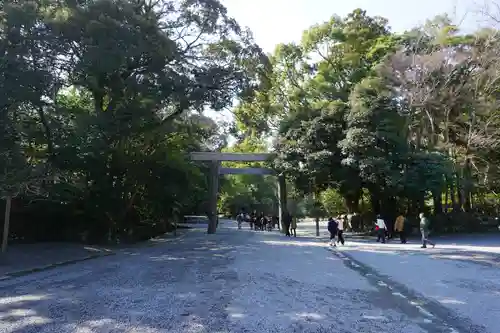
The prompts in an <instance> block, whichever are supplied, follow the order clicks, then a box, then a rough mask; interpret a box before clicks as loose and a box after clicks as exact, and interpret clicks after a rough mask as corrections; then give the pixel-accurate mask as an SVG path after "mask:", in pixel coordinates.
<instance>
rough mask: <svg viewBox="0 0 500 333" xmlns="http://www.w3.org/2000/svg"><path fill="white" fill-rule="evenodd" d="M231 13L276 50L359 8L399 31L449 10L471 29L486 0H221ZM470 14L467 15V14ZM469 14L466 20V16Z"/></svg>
mask: <svg viewBox="0 0 500 333" xmlns="http://www.w3.org/2000/svg"><path fill="white" fill-rule="evenodd" d="M221 1H222V3H224V5H225V6H226V7H227V9H228V14H229V15H230V16H232V17H234V18H235V19H236V20H237V21H238V23H239V24H240V25H241V26H247V27H249V28H250V29H251V30H252V32H253V34H254V38H255V40H256V42H257V43H258V44H259V45H260V46H261V47H262V48H263V49H264V51H266V52H272V51H273V50H274V48H275V46H276V45H277V44H279V43H287V42H292V41H295V42H298V41H300V39H301V37H302V32H303V31H304V30H306V29H307V28H309V27H310V26H312V25H314V24H316V23H320V22H324V21H327V20H328V19H329V18H330V17H331V16H332V15H334V14H337V15H339V16H342V17H343V16H345V15H347V14H348V13H350V12H352V11H353V10H354V9H356V8H362V9H364V10H366V11H367V13H368V15H372V16H375V15H378V16H382V17H385V18H386V19H388V20H389V25H390V26H391V27H392V30H393V31H395V32H402V31H405V30H408V29H411V28H412V27H414V26H417V25H420V24H423V23H424V22H425V20H426V19H428V18H432V17H434V16H436V15H439V14H443V13H448V14H449V15H450V17H451V18H452V19H454V20H455V21H456V22H462V24H461V26H462V27H464V28H466V29H467V30H469V29H471V30H472V29H473V28H475V27H477V26H478V25H481V23H478V18H477V17H478V16H477V15H474V14H473V12H475V11H476V12H477V10H478V8H482V6H483V4H484V0H417V1H408V0H406V1H405V0H221ZM466 14H467V15H466ZM464 17H465V20H463V18H464ZM206 114H207V115H209V116H211V117H213V118H215V119H227V118H228V117H230V114H229V113H227V112H223V113H219V114H215V113H214V112H210V111H209V112H207V113H206Z"/></svg>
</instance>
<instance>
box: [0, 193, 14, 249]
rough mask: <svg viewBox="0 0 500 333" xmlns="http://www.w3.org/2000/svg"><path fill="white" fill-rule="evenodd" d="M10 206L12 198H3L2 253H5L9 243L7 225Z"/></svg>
mask: <svg viewBox="0 0 500 333" xmlns="http://www.w3.org/2000/svg"><path fill="white" fill-rule="evenodd" d="M11 205H12V197H10V196H8V197H6V198H5V218H4V222H3V239H2V253H5V252H6V251H7V244H8V242H9V224H10V207H11Z"/></svg>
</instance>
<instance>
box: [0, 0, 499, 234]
mask: <svg viewBox="0 0 500 333" xmlns="http://www.w3.org/2000/svg"><path fill="white" fill-rule="evenodd" d="M297 37H300V36H297ZM0 54H1V58H0V68H1V72H2V75H1V76H0V107H1V111H0V130H1V132H2V136H1V144H0V156H1V159H0V194H1V198H2V202H1V203H0V204H1V205H2V207H3V208H2V209H4V212H5V211H6V212H7V214H2V217H0V218H1V219H3V216H6V217H7V219H9V217H10V232H9V237H10V238H11V239H12V240H17V241H48V240H50V241H54V240H72V241H84V242H109V241H116V240H121V241H127V240H130V241H132V240H138V239H145V238H149V237H151V236H154V235H157V234H160V233H163V232H165V231H167V230H169V228H171V223H172V221H175V220H178V219H180V218H181V217H182V216H183V215H186V214H205V213H206V211H207V209H208V207H207V200H208V197H207V188H208V177H207V176H208V175H207V168H208V166H206V165H203V163H199V162H198V163H194V162H192V161H190V160H189V153H190V152H192V151H213V150H224V151H239V152H263V151H274V152H276V154H277V159H276V160H274V161H271V162H270V163H269V164H268V166H269V167H272V168H275V169H276V171H277V172H283V173H284V174H285V175H286V177H287V180H288V182H289V196H290V200H289V202H290V207H289V208H290V210H292V212H293V213H294V214H297V215H315V216H320V215H327V214H337V213H340V212H350V213H359V214H358V215H359V216H361V217H363V218H364V219H360V221H359V223H357V224H356V225H355V227H356V228H357V229H362V228H364V227H367V226H368V225H369V223H368V221H370V220H371V219H372V217H373V215H374V214H378V213H380V214H383V215H384V216H386V218H388V219H393V218H394V216H395V215H396V214H399V213H404V214H407V215H408V216H409V217H415V216H416V215H417V214H418V213H419V212H421V211H425V212H428V213H430V214H431V215H432V216H433V217H432V220H433V222H432V224H433V227H434V228H435V229H436V230H438V231H464V230H466V231H472V230H482V229H483V228H486V227H487V226H488V224H489V223H490V222H489V221H490V220H489V218H493V217H496V216H497V215H498V213H499V212H498V209H499V207H500V196H499V194H497V193H498V192H499V191H500V189H499V188H500V178H499V177H498V176H499V175H500V170H499V169H498V168H499V162H500V155H499V153H498V146H499V144H500V130H499V129H498V126H499V125H500V109H499V106H500V105H499V102H498V96H497V93H498V92H499V88H500V64H499V63H498V61H497V59H498V58H499V57H500V35H499V34H498V32H497V31H496V30H495V29H493V28H491V29H481V30H478V31H477V32H475V33H470V34H469V33H467V34H466V33H462V32H461V31H460V29H459V27H458V26H455V25H454V24H453V22H452V21H451V20H450V19H449V18H448V17H447V16H440V17H436V18H432V19H430V20H429V21H428V22H427V23H426V24H425V25H423V26H421V27H416V28H415V29H413V30H411V31H407V32H405V33H394V32H392V31H391V30H390V28H389V24H388V22H387V20H385V19H384V18H380V17H370V16H369V15H368V14H367V13H366V12H365V11H363V10H361V9H357V10H355V11H353V12H352V13H351V14H349V15H347V16H346V17H337V16H335V15H334V16H332V18H331V19H330V20H329V21H327V22H324V23H319V24H317V25H315V26H313V27H310V28H309V29H308V30H306V31H305V32H304V34H303V36H302V39H301V41H300V43H293V44H282V45H278V46H277V47H276V50H275V51H274V52H273V53H272V54H265V53H264V52H263V51H262V50H261V49H260V48H259V46H258V45H257V44H256V43H255V41H254V40H253V37H252V34H251V32H250V31H248V30H246V29H244V28H242V27H240V26H239V25H238V23H237V22H236V21H235V20H234V19H232V18H231V17H230V16H229V15H228V13H227V11H226V9H225V7H224V6H223V5H221V3H220V2H219V1H218V0H176V1H163V0H146V1H145V0H121V1H112V0H71V1H70V0H66V1H56V0H53V1H51V0H32V1H22V2H6V1H2V9H0ZM208 109H210V110H215V111H221V110H229V111H230V112H231V113H232V115H233V116H234V121H233V122H230V123H220V122H216V121H215V120H213V119H211V118H208V117H206V116H204V115H203V111H204V110H208ZM232 141H234V142H232ZM230 143H231V144H230ZM233 164H234V163H233ZM253 164H259V163H253ZM241 207H246V208H248V209H258V210H261V211H265V212H267V213H271V212H274V211H275V210H276V209H277V202H276V185H275V180H274V179H273V177H270V176H266V177H259V176H252V175H233V176H226V177H224V179H222V180H221V190H220V199H219V211H220V212H224V213H227V214H234V213H235V211H237V210H238V209H240V208H241Z"/></svg>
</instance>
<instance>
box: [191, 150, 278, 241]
mask: <svg viewBox="0 0 500 333" xmlns="http://www.w3.org/2000/svg"><path fill="white" fill-rule="evenodd" d="M274 157H275V154H272V153H221V152H194V153H191V160H193V161H208V162H211V167H210V193H209V195H210V200H209V202H210V209H209V216H208V218H209V223H208V230H207V233H209V234H213V233H215V231H216V229H217V219H218V216H217V215H218V214H217V199H218V196H219V177H220V176H221V175H229V174H234V175H241V174H247V175H248V174H250V175H275V172H274V170H271V169H266V168H222V167H221V162H222V161H232V162H259V161H269V160H270V159H272V158H274ZM276 177H277V178H278V198H279V218H280V222H282V221H283V220H284V219H283V218H284V217H285V214H286V210H287V203H286V182H285V177H284V176H283V175H276Z"/></svg>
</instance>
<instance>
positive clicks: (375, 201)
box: [370, 190, 381, 214]
mask: <svg viewBox="0 0 500 333" xmlns="http://www.w3.org/2000/svg"><path fill="white" fill-rule="evenodd" d="M370 203H371V205H372V209H373V213H375V214H380V213H381V212H380V208H381V207H380V199H379V194H378V193H376V192H375V191H372V190H370Z"/></svg>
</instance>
